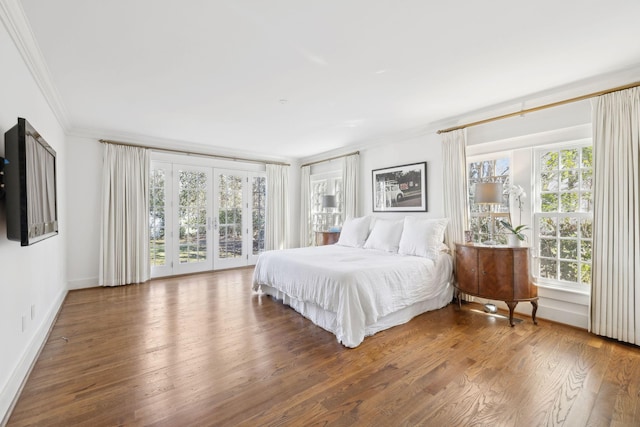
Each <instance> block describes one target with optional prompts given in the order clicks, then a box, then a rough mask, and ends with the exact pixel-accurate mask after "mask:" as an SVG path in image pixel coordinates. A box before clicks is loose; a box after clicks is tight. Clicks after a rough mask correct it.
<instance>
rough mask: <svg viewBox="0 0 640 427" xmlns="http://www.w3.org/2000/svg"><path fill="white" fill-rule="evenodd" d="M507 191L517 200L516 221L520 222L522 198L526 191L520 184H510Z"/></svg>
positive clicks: (525, 195)
mask: <svg viewBox="0 0 640 427" xmlns="http://www.w3.org/2000/svg"><path fill="white" fill-rule="evenodd" d="M508 191H509V195H510V196H511V197H513V199H514V200H515V201H516V202H518V222H520V221H522V200H523V199H526V198H527V193H525V191H524V188H522V186H521V185H510V186H509V188H508Z"/></svg>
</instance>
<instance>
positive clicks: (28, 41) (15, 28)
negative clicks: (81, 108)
mask: <svg viewBox="0 0 640 427" xmlns="http://www.w3.org/2000/svg"><path fill="white" fill-rule="evenodd" d="M0 21H2V23H3V24H4V26H5V28H6V29H7V32H8V33H9V36H10V37H11V39H12V40H13V43H14V44H15V46H16V48H17V49H18V51H19V52H20V55H21V56H22V59H23V60H24V63H25V65H26V66H27V68H28V69H29V71H30V72H31V75H32V76H33V79H34V80H35V82H36V84H37V85H38V87H39V88H40V91H41V92H42V95H43V96H44V98H45V99H46V100H47V103H48V104H49V107H51V110H52V111H53V114H54V115H55V117H56V119H57V120H58V122H59V123H60V125H61V126H62V129H63V130H64V131H65V132H67V131H68V130H69V129H70V124H69V118H68V117H69V116H68V113H67V109H66V108H65V106H64V104H63V103H62V99H61V97H60V94H59V92H58V90H57V89H56V87H55V85H54V84H53V79H52V78H51V73H50V72H49V67H47V63H46V62H45V60H44V56H43V55H42V52H41V51H40V48H39V47H38V43H37V41H36V38H35V36H34V35H33V31H32V30H31V26H30V25H29V21H28V20H27V17H26V15H25V13H24V9H22V5H21V4H20V1H19V0H0Z"/></svg>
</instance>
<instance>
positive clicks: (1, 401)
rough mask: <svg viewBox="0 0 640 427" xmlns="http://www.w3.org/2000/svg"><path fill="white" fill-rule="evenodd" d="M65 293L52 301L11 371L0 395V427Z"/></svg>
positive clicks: (44, 339) (26, 376)
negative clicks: (0, 421)
mask: <svg viewBox="0 0 640 427" xmlns="http://www.w3.org/2000/svg"><path fill="white" fill-rule="evenodd" d="M67 292H68V291H67V290H66V289H65V290H64V291H62V292H61V293H60V295H58V298H56V300H55V301H54V304H53V305H52V306H51V309H50V310H49V312H48V313H47V315H46V316H45V318H44V319H43V321H42V323H40V326H39V327H38V329H37V331H36V333H35V334H34V335H33V338H32V339H31V342H30V343H28V345H27V346H26V349H25V351H24V353H23V354H22V357H21V358H20V360H19V362H18V365H17V366H16V367H15V368H14V369H13V372H12V374H11V376H10V377H9V380H8V381H7V383H6V385H5V386H4V389H3V390H2V393H0V414H3V418H2V423H0V425H3V426H4V425H6V423H7V422H8V421H9V416H10V415H11V411H13V408H14V406H15V404H16V402H17V401H18V397H19V396H20V393H21V392H22V388H23V387H24V385H25V383H26V382H27V378H29V374H30V373H31V370H32V369H33V366H34V365H35V363H36V361H37V360H38V356H39V355H40V352H41V351H42V348H43V347H44V345H45V343H46V342H47V338H48V337H49V334H50V332H51V329H52V328H53V325H54V323H55V320H56V318H57V316H58V312H59V311H60V309H61V308H62V303H63V302H64V300H65V298H66V296H67Z"/></svg>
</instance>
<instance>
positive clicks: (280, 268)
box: [253, 245, 452, 347]
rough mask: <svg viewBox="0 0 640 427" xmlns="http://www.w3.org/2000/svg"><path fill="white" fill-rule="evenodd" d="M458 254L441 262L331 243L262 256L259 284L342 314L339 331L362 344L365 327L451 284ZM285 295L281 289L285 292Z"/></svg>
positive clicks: (345, 341) (256, 284)
mask: <svg viewBox="0 0 640 427" xmlns="http://www.w3.org/2000/svg"><path fill="white" fill-rule="evenodd" d="M451 271H452V259H451V256H449V255H447V254H444V253H443V254H442V255H440V258H439V259H438V262H434V261H432V260H430V259H427V258H422V257H415V256H402V255H398V254H391V253H387V252H382V251H377V250H367V249H358V248H351V247H345V246H338V245H331V246H319V247H309V248H300V249H288V250H281V251H269V252H265V253H263V254H262V255H260V258H259V259H258V263H257V264H256V267H255V271H254V276H253V289H254V290H255V291H258V290H259V289H260V285H268V286H270V287H272V288H275V289H276V290H277V291H279V293H281V294H284V296H286V297H288V298H291V299H293V300H297V301H301V302H303V303H312V304H315V305H317V306H318V307H320V308H321V309H323V310H326V311H328V312H333V313H335V314H336V325H335V331H332V332H334V333H335V335H336V337H337V338H338V340H339V341H340V342H341V343H342V344H343V345H345V346H347V347H356V346H358V345H359V344H360V343H361V342H362V340H363V339H364V336H365V328H366V327H367V326H368V325H372V324H375V323H376V322H377V321H378V319H380V318H382V317H384V316H386V315H388V314H390V313H394V312H396V311H398V310H401V309H403V308H405V307H408V306H410V305H412V304H415V303H417V302H420V301H424V300H428V299H430V298H435V297H436V296H438V295H442V292H443V287H450V285H449V281H450V278H451ZM279 295H280V294H279Z"/></svg>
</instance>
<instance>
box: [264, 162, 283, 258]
mask: <svg viewBox="0 0 640 427" xmlns="http://www.w3.org/2000/svg"><path fill="white" fill-rule="evenodd" d="M265 228H266V230H265V231H266V236H265V249H266V250H273V249H286V248H287V247H288V245H289V232H288V229H289V166H285V165H272V164H268V165H267V224H266V227H265Z"/></svg>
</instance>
